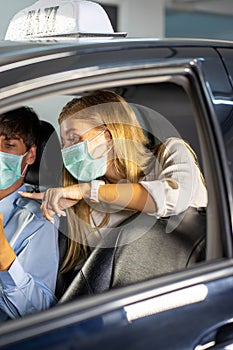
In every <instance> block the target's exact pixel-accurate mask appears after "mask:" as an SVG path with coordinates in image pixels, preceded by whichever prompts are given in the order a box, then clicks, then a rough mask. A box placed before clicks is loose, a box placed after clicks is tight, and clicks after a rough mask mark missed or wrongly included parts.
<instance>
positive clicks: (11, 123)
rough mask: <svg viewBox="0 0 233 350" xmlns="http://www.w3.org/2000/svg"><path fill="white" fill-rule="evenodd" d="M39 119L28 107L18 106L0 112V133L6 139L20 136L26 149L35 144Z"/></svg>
mask: <svg viewBox="0 0 233 350" xmlns="http://www.w3.org/2000/svg"><path fill="white" fill-rule="evenodd" d="M39 130H40V121H39V118H38V116H37V114H36V112H35V111H34V110H33V109H32V108H30V107H27V106H26V107H20V108H17V109H14V110H11V111H9V112H6V113H3V114H0V135H4V136H5V137H6V139H12V138H19V137H20V138H22V139H23V141H24V143H25V145H26V147H27V149H29V148H30V147H31V146H33V145H34V144H35V145H36V144H37V139H38V133H39Z"/></svg>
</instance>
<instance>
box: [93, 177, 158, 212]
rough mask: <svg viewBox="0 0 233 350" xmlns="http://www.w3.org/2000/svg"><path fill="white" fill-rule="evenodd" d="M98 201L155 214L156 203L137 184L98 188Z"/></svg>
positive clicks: (108, 185)
mask: <svg viewBox="0 0 233 350" xmlns="http://www.w3.org/2000/svg"><path fill="white" fill-rule="evenodd" d="M98 194H99V200H100V201H102V202H105V203H109V204H113V205H117V206H120V207H122V208H128V209H133V210H137V211H142V212H146V213H154V212H156V209H157V208H156V203H155V201H154V200H153V198H152V197H151V195H150V194H149V193H148V191H147V190H146V189H145V188H144V187H143V186H142V185H140V184H138V183H133V184H132V183H126V184H105V185H102V186H99V193H98Z"/></svg>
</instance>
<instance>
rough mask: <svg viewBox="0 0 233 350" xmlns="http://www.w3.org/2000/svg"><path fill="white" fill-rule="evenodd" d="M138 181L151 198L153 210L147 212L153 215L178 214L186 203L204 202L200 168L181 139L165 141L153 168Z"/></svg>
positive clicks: (199, 204)
mask: <svg viewBox="0 0 233 350" xmlns="http://www.w3.org/2000/svg"><path fill="white" fill-rule="evenodd" d="M140 184H141V185H142V186H144V187H145V188H146V189H147V191H148V192H149V193H150V195H151V196H152V198H153V199H154V201H155V203H156V207H157V210H156V212H155V213H153V214H151V215H155V216H157V217H166V216H171V215H176V214H179V213H181V212H182V211H184V210H186V209H187V208H188V207H189V206H206V205H207V192H206V188H205V186H204V184H203V182H202V180H201V175H200V169H199V167H198V166H197V164H196V162H195V160H194V157H193V155H192V154H191V152H190V151H189V150H188V148H187V147H186V146H185V143H184V142H183V141H182V139H177V138H170V139H168V140H166V141H165V143H164V147H161V150H160V151H159V152H158V154H157V156H156V161H155V166H154V168H153V169H152V170H151V172H150V173H149V174H148V175H146V176H145V177H144V179H143V180H142V181H140Z"/></svg>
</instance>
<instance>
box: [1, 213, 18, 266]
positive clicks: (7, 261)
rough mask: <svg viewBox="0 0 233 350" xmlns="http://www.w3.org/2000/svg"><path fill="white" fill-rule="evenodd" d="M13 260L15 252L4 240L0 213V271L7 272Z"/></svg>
mask: <svg viewBox="0 0 233 350" xmlns="http://www.w3.org/2000/svg"><path fill="white" fill-rule="evenodd" d="M15 258H16V255H15V252H14V250H13V249H12V248H11V246H10V244H9V243H8V241H7V239H6V236H5V233H4V225H3V216H2V214H1V213H0V271H7V270H8V269H9V268H10V266H11V264H12V263H13V261H14V260H15Z"/></svg>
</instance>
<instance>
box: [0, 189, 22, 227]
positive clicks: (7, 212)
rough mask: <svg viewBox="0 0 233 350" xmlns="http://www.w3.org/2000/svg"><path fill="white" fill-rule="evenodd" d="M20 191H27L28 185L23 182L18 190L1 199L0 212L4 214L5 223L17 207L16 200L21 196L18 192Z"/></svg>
mask: <svg viewBox="0 0 233 350" xmlns="http://www.w3.org/2000/svg"><path fill="white" fill-rule="evenodd" d="M19 191H23V192H25V191H26V186H25V184H23V185H22V186H21V187H20V188H18V189H17V190H16V191H14V192H12V193H11V194H9V195H8V196H6V197H5V198H2V199H1V200H0V212H1V213H2V215H3V218H4V223H6V222H8V219H9V218H10V217H11V213H12V211H13V210H14V209H15V205H16V200H17V199H18V198H19V197H20V195H19V194H18V192H19Z"/></svg>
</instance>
